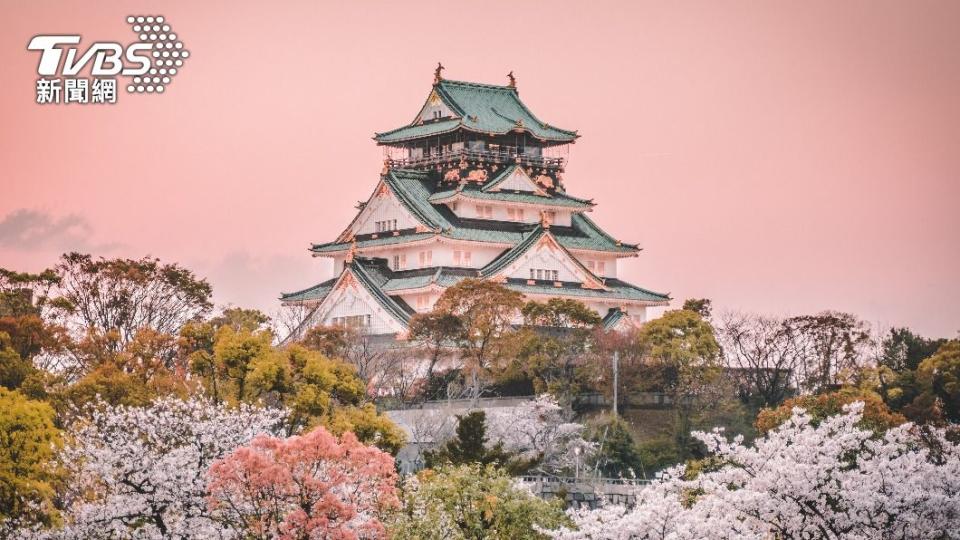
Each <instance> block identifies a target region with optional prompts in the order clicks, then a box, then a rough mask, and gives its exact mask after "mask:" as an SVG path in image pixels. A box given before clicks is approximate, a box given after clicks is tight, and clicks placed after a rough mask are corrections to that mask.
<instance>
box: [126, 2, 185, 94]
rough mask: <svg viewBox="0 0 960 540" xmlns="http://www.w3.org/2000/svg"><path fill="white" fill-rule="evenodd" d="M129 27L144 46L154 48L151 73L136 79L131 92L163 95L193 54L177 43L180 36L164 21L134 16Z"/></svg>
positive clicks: (132, 83)
mask: <svg viewBox="0 0 960 540" xmlns="http://www.w3.org/2000/svg"><path fill="white" fill-rule="evenodd" d="M127 24H129V25H130V26H131V27H133V31H134V32H135V33H136V34H137V37H138V38H139V39H140V42H141V43H149V44H150V46H151V52H150V56H151V57H152V60H151V64H150V69H149V70H147V72H146V73H144V74H143V75H139V76H136V77H133V79H132V80H131V83H130V84H129V85H128V86H127V92H131V93H141V94H142V93H158V94H159V93H163V91H164V89H165V88H166V86H167V85H168V84H170V81H171V80H172V79H173V77H174V76H175V75H176V74H177V72H178V71H179V70H180V68H181V67H182V66H183V62H184V61H185V60H186V59H187V58H189V57H190V51H188V50H186V49H184V48H183V42H182V41H179V40H178V39H177V34H175V33H174V32H173V29H172V28H171V27H170V24H169V23H167V22H166V20H164V18H163V17H159V16H158V17H154V16H137V15H131V16H129V17H127Z"/></svg>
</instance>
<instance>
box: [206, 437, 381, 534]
mask: <svg viewBox="0 0 960 540" xmlns="http://www.w3.org/2000/svg"><path fill="white" fill-rule="evenodd" d="M396 481H397V474H396V472H395V470H394V465H393V458H392V457H391V456H390V455H389V454H387V453H385V452H383V451H381V450H378V449H377V448H375V447H373V446H365V445H363V444H361V443H360V442H359V441H358V440H357V438H356V437H355V436H354V435H353V434H352V433H349V432H348V433H345V434H344V435H343V436H342V437H340V439H339V440H338V439H337V437H335V436H333V435H331V434H330V433H329V432H328V431H327V430H326V429H324V428H322V427H319V428H317V429H315V430H313V431H311V432H310V433H308V434H306V435H302V436H293V437H290V438H288V439H278V438H274V437H268V436H260V437H257V438H256V439H254V440H253V442H251V443H250V445H249V446H244V447H241V448H238V449H237V450H235V451H234V452H232V453H231V454H230V455H228V456H227V457H225V458H223V459H221V460H219V461H217V462H216V463H214V464H213V466H212V467H211V468H210V473H209V488H210V493H211V495H210V499H209V504H210V507H211V510H212V512H213V514H214V515H215V517H216V519H218V520H219V521H220V522H221V523H223V524H224V526H225V527H227V528H228V529H230V530H233V531H236V532H237V533H239V534H240V536H241V537H243V538H262V539H267V538H279V539H281V540H283V539H290V540H293V539H306V538H323V539H330V540H355V539H361V538H385V537H386V531H385V528H384V526H383V524H382V522H381V516H382V514H383V512H385V511H386V510H388V509H391V508H394V507H396V506H398V505H399V501H398V499H397V495H396V487H395V486H396Z"/></svg>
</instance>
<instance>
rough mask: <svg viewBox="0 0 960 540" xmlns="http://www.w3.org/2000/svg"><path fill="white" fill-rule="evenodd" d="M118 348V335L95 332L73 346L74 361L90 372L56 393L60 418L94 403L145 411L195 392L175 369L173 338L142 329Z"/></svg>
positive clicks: (54, 397) (174, 340) (89, 333)
mask: <svg viewBox="0 0 960 540" xmlns="http://www.w3.org/2000/svg"><path fill="white" fill-rule="evenodd" d="M118 342H119V334H118V332H117V331H116V330H112V331H110V332H107V333H106V334H101V333H99V331H98V330H96V329H91V330H90V332H88V334H87V336H86V337H85V338H84V339H83V340H81V341H80V342H79V343H77V344H75V345H74V346H73V351H74V354H75V357H76V358H77V359H78V360H79V362H80V363H81V364H82V365H84V366H89V367H88V368H87V369H85V370H84V371H85V374H84V375H83V376H82V377H80V379H78V380H77V381H76V382H74V383H72V384H69V385H65V386H64V385H59V386H57V387H56V388H54V389H52V396H51V398H52V399H53V400H54V401H55V402H56V403H57V409H58V412H59V413H60V414H61V415H68V416H70V415H72V414H73V411H76V410H78V409H82V408H83V406H84V405H86V404H88V403H92V402H95V401H103V402H105V403H107V404H109V405H126V406H144V405H147V404H148V403H150V402H151V401H153V400H154V399H156V398H157V397H160V396H165V395H178V396H180V397H185V396H186V395H187V394H189V393H190V392H191V390H192V388H193V386H194V385H193V384H191V382H190V381H188V380H187V379H186V378H185V377H184V373H182V372H181V371H180V370H178V369H177V367H176V366H175V365H174V358H173V356H174V352H175V348H176V347H175V343H176V339H175V338H174V337H173V336H171V335H169V334H163V333H160V332H157V331H155V330H152V329H150V328H143V329H141V330H140V331H139V332H137V333H136V335H135V336H134V337H133V339H132V340H131V341H129V342H128V343H126V344H124V345H119V344H118ZM115 345H116V346H119V347H120V349H119V350H117V349H116V348H115Z"/></svg>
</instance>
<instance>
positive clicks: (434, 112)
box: [433, 110, 443, 120]
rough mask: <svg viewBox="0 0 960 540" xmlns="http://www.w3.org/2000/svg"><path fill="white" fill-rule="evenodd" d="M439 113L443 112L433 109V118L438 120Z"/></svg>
mask: <svg viewBox="0 0 960 540" xmlns="http://www.w3.org/2000/svg"><path fill="white" fill-rule="evenodd" d="M441 114H443V113H441V112H440V111H439V110H437V111H433V118H434V120H439V119H440V115H441Z"/></svg>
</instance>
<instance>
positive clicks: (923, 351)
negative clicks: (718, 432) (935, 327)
mask: <svg viewBox="0 0 960 540" xmlns="http://www.w3.org/2000/svg"><path fill="white" fill-rule="evenodd" d="M946 342H947V340H946V339H944V338H940V339H928V338H925V337H923V336H921V335H919V334H916V333H914V332H913V331H912V330H910V329H909V328H891V329H890V331H889V333H888V334H887V335H886V337H885V338H884V339H883V342H882V343H881V344H880V348H881V352H880V358H879V359H878V361H877V363H878V364H879V365H880V366H883V367H887V368H890V369H891V370H893V371H894V372H898V373H899V372H903V371H913V370H916V369H917V368H918V367H919V366H920V362H922V361H924V360H925V359H927V358H930V357H931V356H933V355H934V354H935V353H936V352H937V350H938V349H939V348H940V347H941V346H943V344H945V343H946Z"/></svg>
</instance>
